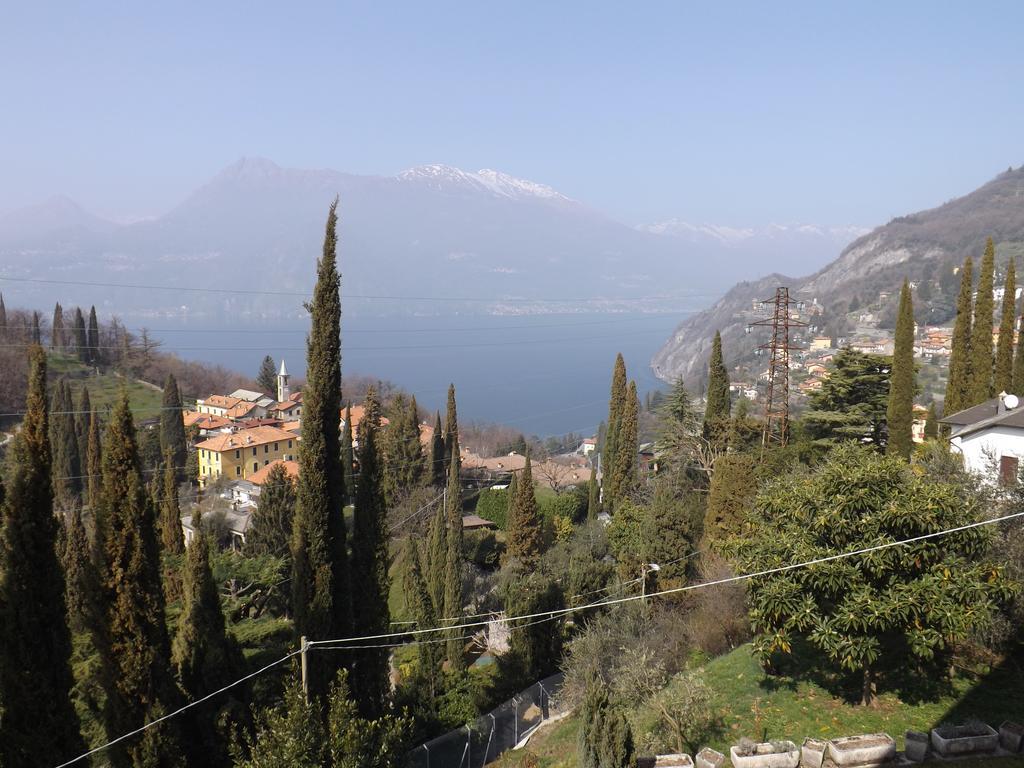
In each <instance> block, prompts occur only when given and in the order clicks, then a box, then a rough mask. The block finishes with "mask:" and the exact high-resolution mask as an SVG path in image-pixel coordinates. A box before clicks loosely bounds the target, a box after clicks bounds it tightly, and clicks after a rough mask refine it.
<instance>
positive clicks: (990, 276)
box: [967, 237, 996, 407]
mask: <svg viewBox="0 0 1024 768" xmlns="http://www.w3.org/2000/svg"><path fill="white" fill-rule="evenodd" d="M995 261H996V251H995V247H994V246H993V245H992V238H991V237H990V238H989V239H988V243H987V244H986V245H985V255H984V256H982V258H981V273H980V275H979V277H978V292H977V295H976V297H975V300H974V323H973V325H972V327H971V380H970V386H969V388H968V393H969V394H968V400H967V406H968V407H970V406H972V405H977V404H978V403H983V402H985V401H986V400H988V399H989V398H990V397H992V394H993V392H992V373H993V368H994V361H993V357H992V312H993V308H994V306H993V298H992V283H993V280H994V276H995V268H996V267H995Z"/></svg>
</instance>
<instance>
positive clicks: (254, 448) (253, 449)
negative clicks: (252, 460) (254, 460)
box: [252, 445, 256, 456]
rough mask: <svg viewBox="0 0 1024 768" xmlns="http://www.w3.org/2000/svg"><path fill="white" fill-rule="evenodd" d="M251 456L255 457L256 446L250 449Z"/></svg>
mask: <svg viewBox="0 0 1024 768" xmlns="http://www.w3.org/2000/svg"><path fill="white" fill-rule="evenodd" d="M252 455H253V456H255V455H256V446H255V445H254V446H253V447H252Z"/></svg>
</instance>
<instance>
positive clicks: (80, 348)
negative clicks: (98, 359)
mask: <svg viewBox="0 0 1024 768" xmlns="http://www.w3.org/2000/svg"><path fill="white" fill-rule="evenodd" d="M72 333H73V334H74V342H75V355H76V356H77V357H78V360H79V362H83V363H84V362H87V361H88V359H89V339H88V337H87V335H86V331H85V317H84V316H83V315H82V308H81V307H75V322H74V325H73V326H72Z"/></svg>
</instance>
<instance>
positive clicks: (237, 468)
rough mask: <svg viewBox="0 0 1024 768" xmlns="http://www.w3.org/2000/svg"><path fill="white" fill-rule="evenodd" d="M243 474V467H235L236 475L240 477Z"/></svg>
mask: <svg viewBox="0 0 1024 768" xmlns="http://www.w3.org/2000/svg"><path fill="white" fill-rule="evenodd" d="M241 474H242V468H241V467H235V477H238V476H239V475H241Z"/></svg>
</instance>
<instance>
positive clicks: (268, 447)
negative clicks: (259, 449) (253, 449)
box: [263, 443, 270, 453]
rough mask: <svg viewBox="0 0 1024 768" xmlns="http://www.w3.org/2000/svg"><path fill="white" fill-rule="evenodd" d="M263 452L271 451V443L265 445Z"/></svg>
mask: <svg viewBox="0 0 1024 768" xmlns="http://www.w3.org/2000/svg"><path fill="white" fill-rule="evenodd" d="M263 453H270V443H267V444H266V445H264V446H263Z"/></svg>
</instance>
